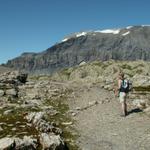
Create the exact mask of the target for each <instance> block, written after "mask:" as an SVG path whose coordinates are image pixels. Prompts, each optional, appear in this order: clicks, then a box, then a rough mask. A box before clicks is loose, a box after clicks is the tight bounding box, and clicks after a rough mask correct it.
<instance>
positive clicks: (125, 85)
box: [120, 79, 132, 93]
mask: <svg viewBox="0 0 150 150" xmlns="http://www.w3.org/2000/svg"><path fill="white" fill-rule="evenodd" d="M131 90H132V83H131V82H130V81H129V80H127V79H123V80H122V83H121V88H120V92H125V93H128V92H130V91H131Z"/></svg>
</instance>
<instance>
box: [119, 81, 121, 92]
mask: <svg viewBox="0 0 150 150" xmlns="http://www.w3.org/2000/svg"><path fill="white" fill-rule="evenodd" d="M120 88H121V80H118V90H120Z"/></svg>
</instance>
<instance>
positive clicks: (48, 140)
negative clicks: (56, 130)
mask: <svg viewBox="0 0 150 150" xmlns="http://www.w3.org/2000/svg"><path fill="white" fill-rule="evenodd" d="M40 143H41V145H42V147H43V149H44V150H46V149H50V150H57V149H60V150H61V149H62V150H63V149H64V142H63V140H62V139H61V138H60V136H59V135H55V134H53V133H49V134H47V133H41V135H40Z"/></svg>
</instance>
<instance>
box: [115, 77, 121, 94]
mask: <svg viewBox="0 0 150 150" xmlns="http://www.w3.org/2000/svg"><path fill="white" fill-rule="evenodd" d="M120 88H121V80H118V83H117V87H116V89H115V96H118V94H119V90H120Z"/></svg>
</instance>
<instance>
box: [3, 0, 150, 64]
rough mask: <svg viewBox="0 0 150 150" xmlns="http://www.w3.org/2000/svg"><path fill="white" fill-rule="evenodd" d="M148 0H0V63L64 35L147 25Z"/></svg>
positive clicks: (37, 49) (41, 49)
mask: <svg viewBox="0 0 150 150" xmlns="http://www.w3.org/2000/svg"><path fill="white" fill-rule="evenodd" d="M149 6H150V1H149V0H0V63H5V62H7V60H8V59H12V58H14V57H17V56H19V55H21V53H23V52H41V51H43V50H46V49H47V48H49V47H51V46H52V45H53V44H55V43H57V42H59V41H61V40H62V39H63V38H64V37H65V36H66V35H69V34H71V33H74V32H80V31H86V30H102V29H107V28H121V27H126V26H130V25H141V24H142V25H143V24H144V25H148V24H150V9H149Z"/></svg>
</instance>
